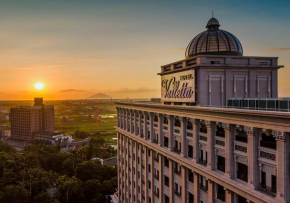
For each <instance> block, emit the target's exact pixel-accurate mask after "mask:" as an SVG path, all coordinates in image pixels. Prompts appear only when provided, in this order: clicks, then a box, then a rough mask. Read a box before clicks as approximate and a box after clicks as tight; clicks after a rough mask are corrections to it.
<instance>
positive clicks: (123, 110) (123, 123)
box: [121, 109, 126, 130]
mask: <svg viewBox="0 0 290 203" xmlns="http://www.w3.org/2000/svg"><path fill="white" fill-rule="evenodd" d="M121 126H122V129H124V130H125V129H126V123H125V109H122V125H121Z"/></svg>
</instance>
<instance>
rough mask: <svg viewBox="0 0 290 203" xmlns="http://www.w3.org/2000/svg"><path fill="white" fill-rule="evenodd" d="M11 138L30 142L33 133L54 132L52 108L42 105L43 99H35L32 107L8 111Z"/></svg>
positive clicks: (20, 107) (51, 106)
mask: <svg viewBox="0 0 290 203" xmlns="http://www.w3.org/2000/svg"><path fill="white" fill-rule="evenodd" d="M10 123H11V138H12V139H16V140H30V139H31V138H32V136H33V133H40V132H41V133H52V132H54V106H53V105H44V104H43V98H35V99H34V106H19V107H16V108H11V109H10Z"/></svg>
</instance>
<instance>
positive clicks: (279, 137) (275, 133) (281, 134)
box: [272, 130, 286, 140]
mask: <svg viewBox="0 0 290 203" xmlns="http://www.w3.org/2000/svg"><path fill="white" fill-rule="evenodd" d="M272 134H273V136H274V137H275V138H276V139H277V140H285V139H286V137H285V133H284V132H281V131H276V130H273V131H272Z"/></svg>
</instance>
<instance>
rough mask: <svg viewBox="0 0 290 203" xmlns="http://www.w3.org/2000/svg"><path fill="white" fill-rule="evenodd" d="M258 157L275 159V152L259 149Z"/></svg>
mask: <svg viewBox="0 0 290 203" xmlns="http://www.w3.org/2000/svg"><path fill="white" fill-rule="evenodd" d="M260 157H261V158H264V159H269V160H271V161H275V160H276V154H273V153H269V152H264V151H260Z"/></svg>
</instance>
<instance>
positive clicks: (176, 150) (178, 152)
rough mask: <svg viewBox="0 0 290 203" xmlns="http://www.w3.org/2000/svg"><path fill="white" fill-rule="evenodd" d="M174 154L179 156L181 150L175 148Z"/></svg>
mask: <svg viewBox="0 0 290 203" xmlns="http://www.w3.org/2000/svg"><path fill="white" fill-rule="evenodd" d="M173 152H175V153H177V154H180V152H181V150H180V149H178V148H177V147H174V148H173Z"/></svg>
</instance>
